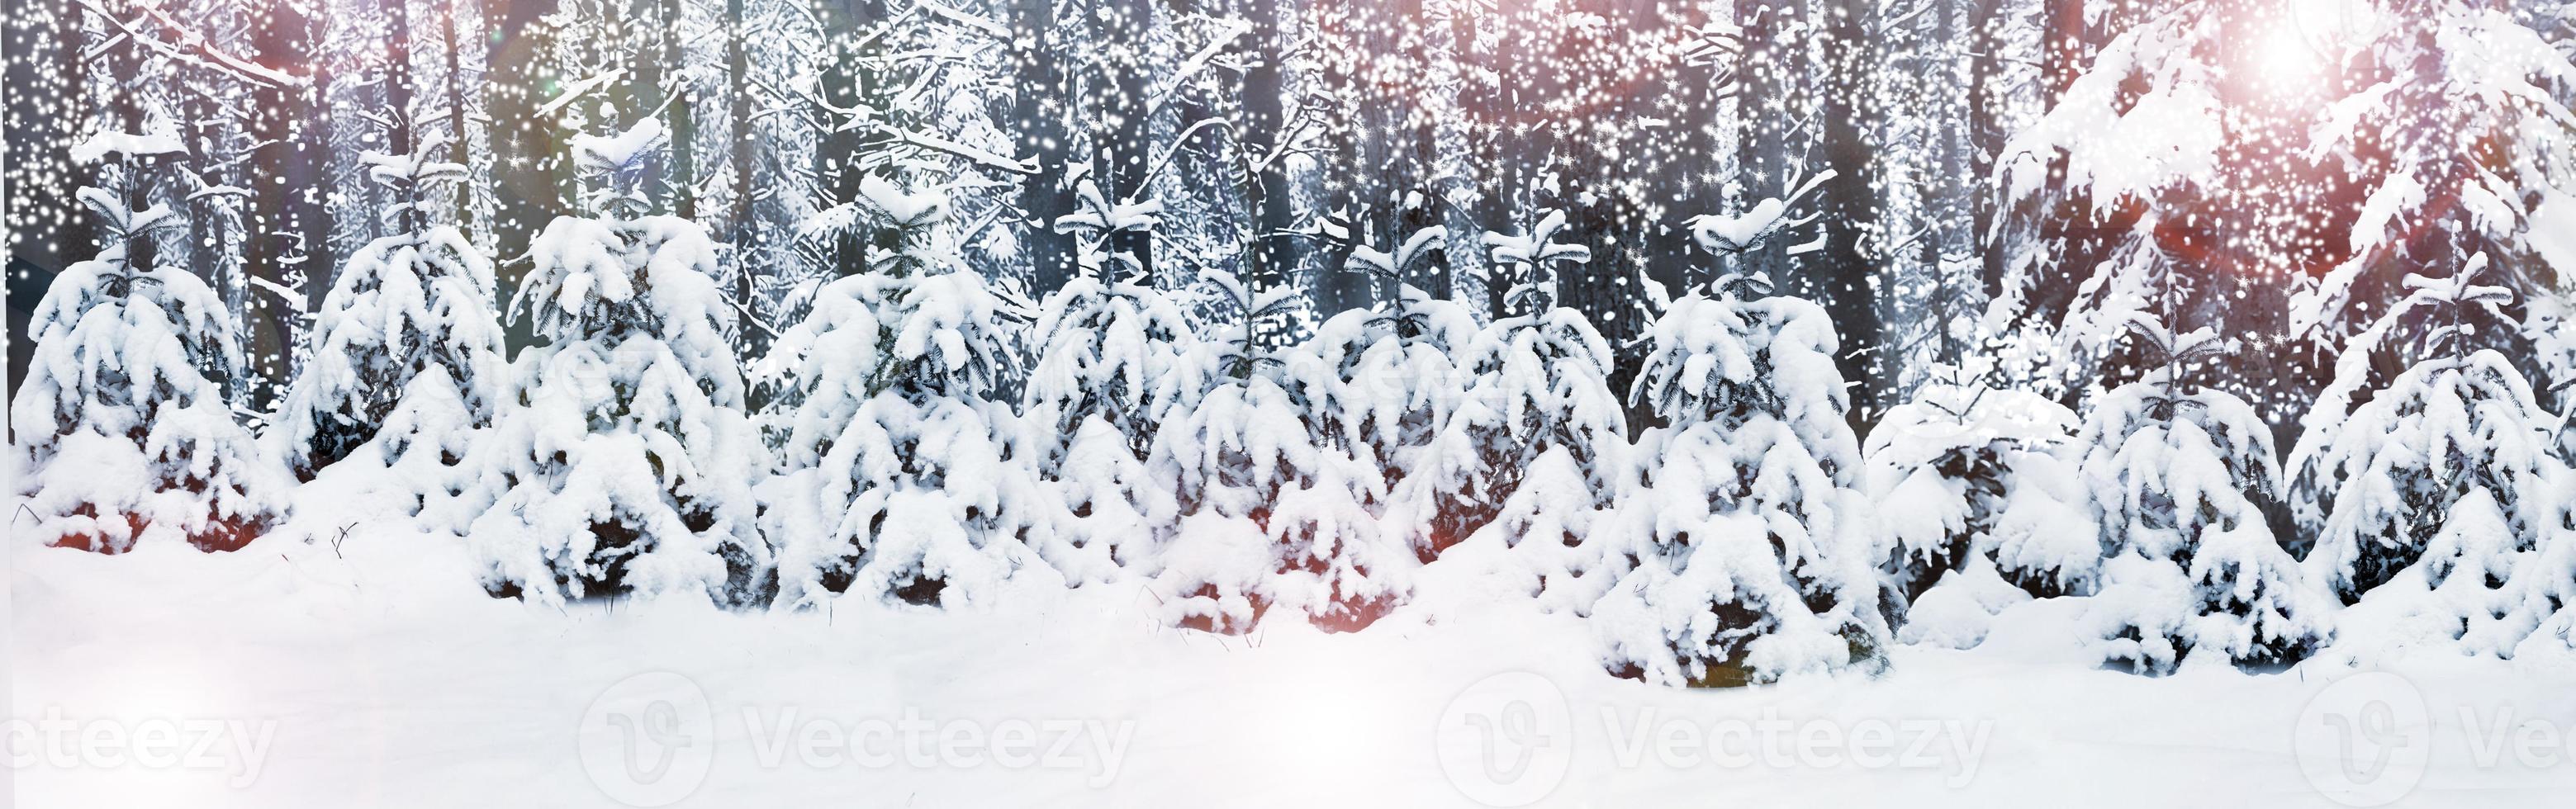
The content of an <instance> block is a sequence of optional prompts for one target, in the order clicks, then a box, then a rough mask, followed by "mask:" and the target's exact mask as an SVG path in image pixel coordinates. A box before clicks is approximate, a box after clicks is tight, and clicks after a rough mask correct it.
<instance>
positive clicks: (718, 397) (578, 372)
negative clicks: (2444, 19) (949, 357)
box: [471, 118, 774, 605]
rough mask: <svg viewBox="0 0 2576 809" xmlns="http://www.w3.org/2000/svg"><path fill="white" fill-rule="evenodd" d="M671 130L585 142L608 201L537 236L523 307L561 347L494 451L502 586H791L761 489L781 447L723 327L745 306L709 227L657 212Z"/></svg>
mask: <svg viewBox="0 0 2576 809" xmlns="http://www.w3.org/2000/svg"><path fill="white" fill-rule="evenodd" d="M663 142H664V135H663V133H662V128H661V125H660V123H659V122H658V121H656V120H655V119H652V118H646V119H644V120H643V121H642V122H640V123H638V124H637V125H636V126H635V127H634V128H632V129H629V130H627V131H626V132H623V133H621V134H619V135H617V136H615V137H600V136H594V135H583V136H578V137H575V138H574V139H573V141H572V150H573V156H574V159H575V160H576V161H578V162H579V163H580V165H581V167H582V169H583V173H584V175H585V176H587V177H588V178H589V179H588V183H587V184H588V185H589V186H590V188H589V189H588V191H587V192H586V193H585V194H584V195H583V196H584V202H585V203H586V205H585V207H587V208H588V209H589V210H590V211H591V212H592V213H591V215H589V216H564V217H558V218H557V219H555V220H554V221H553V222H552V223H550V224H548V225H547V226H546V230H545V232H544V233H543V234H540V235H539V236H538V237H537V239H536V241H535V242H534V243H533V244H531V245H530V246H529V250H528V256H529V258H530V259H531V260H532V267H531V268H530V270H529V271H528V275H527V277H526V278H525V279H524V280H523V281H522V282H521V285H520V287H519V292H518V294H517V295H516V296H515V297H514V299H513V301H512V303H511V309H512V311H513V313H514V315H513V316H514V317H515V316H516V313H518V312H522V311H524V312H525V313H526V314H527V315H528V316H529V317H530V318H532V319H533V321H534V324H533V326H534V330H535V332H536V334H537V336H538V337H540V338H543V339H544V340H546V341H547V342H546V344H545V345H542V346H531V347H529V348H526V349H522V350H521V351H520V352H519V359H518V362H517V363H516V365H515V368H514V371H515V374H514V376H515V378H516V380H517V385H516V388H515V390H513V391H511V393H510V395H509V396H508V398H507V399H506V400H505V401H504V403H503V405H502V408H501V413H500V414H499V416H498V420H497V423H496V430H495V431H494V433H493V435H492V437H491V438H490V440H488V441H486V442H485V443H484V445H483V446H482V447H481V448H480V449H482V450H483V451H484V452H485V453H486V454H487V458H486V460H483V461H482V463H483V464H485V466H484V473H483V474H484V475H485V477H486V479H487V481H488V482H489V483H488V485H492V486H494V487H495V488H497V489H498V493H497V497H496V498H495V502H494V504H493V505H492V506H491V507H490V508H489V509H487V510H485V511H484V512H483V515H482V516H481V517H480V518H478V519H476V520H475V521H474V523H473V526H472V529H471V531H472V534H473V544H474V546H475V548H476V551H477V552H478V553H479V554H480V555H481V556H482V557H483V559H484V560H485V564H486V565H488V567H487V570H486V572H485V580H484V586H485V588H486V589H488V590H490V591H492V592H493V593H494V594H496V595H517V596H520V597H523V598H528V599H532V600H537V601H544V602H560V601H563V600H566V599H579V598H587V597H594V596H602V595H617V594H624V593H634V594H638V595H650V594H661V593H698V594H701V595H702V597H706V598H710V599H713V600H714V601H715V602H716V603H718V604H722V605H748V604H757V603H760V602H763V601H765V600H766V599H767V598H768V597H769V595H770V592H771V590H772V589H773V587H774V582H773V579H772V570H771V567H770V560H771V554H770V546H769V544H768V543H767V542H765V541H764V540H763V539H762V537H761V535H760V533H759V530H758V527H757V526H756V525H755V519H756V517H757V514H758V512H757V506H756V503H755V501H754V500H753V498H752V493H751V484H752V482H753V474H754V473H755V471H756V470H759V469H761V468H762V467H763V466H764V465H765V464H764V461H763V455H764V453H763V449H762V446H761V443H760V440H759V437H758V435H757V434H756V433H755V432H754V430H753V429H752V425H751V422H750V420H749V419H748V418H747V417H746V416H745V415H744V414H743V377H742V371H741V369H740V368H739V367H738V366H737V365H735V363H734V353H733V348H732V346H730V345H728V344H727V343H726V342H725V341H724V338H723V334H724V332H725V329H726V326H727V324H728V323H729V322H730V321H731V319H732V317H733V312H732V310H731V308H730V307H728V306H727V305H726V301H725V298H724V296H723V293H722V292H721V291H720V290H718V289H717V288H716V285H715V282H714V281H713V280H712V273H713V272H714V269H715V265H716V253H715V246H714V244H713V243H712V242H711V241H710V240H709V239H708V238H707V234H706V231H705V230H704V229H702V228H700V227H698V225H697V224H695V223H693V222H690V221H688V220H685V219H680V218H677V217H672V216H660V215H648V214H647V213H646V211H648V210H649V209H650V208H651V207H652V205H653V202H652V196H651V194H650V193H649V183H650V182H651V179H652V178H651V176H650V172H649V170H648V167H649V165H650V164H651V162H652V157H653V155H654V154H655V153H656V152H658V151H659V150H660V149H661V148H662V146H663Z"/></svg>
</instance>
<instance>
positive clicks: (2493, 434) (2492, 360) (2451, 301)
mask: <svg viewBox="0 0 2576 809" xmlns="http://www.w3.org/2000/svg"><path fill="white" fill-rule="evenodd" d="M2486 268H2487V257H2486V255H2485V254H2479V255H2477V256H2475V257H2472V258H2471V259H2470V260H2469V262H2468V265H2467V266H2466V268H2464V269H2463V270H2462V271H2461V272H2460V273H2459V274H2458V275H2455V276H2453V277H2449V278H2440V279H2435V278H2426V277H2423V276H2420V275H2417V276H2409V277H2408V278H2407V279H2406V280H2405V286H2406V287H2407V289H2409V290H2410V292H2409V293H2408V295H2407V296H2406V297H2405V298H2404V299H2402V300H2400V301H2399V302H2398V303H2397V305H2396V306H2395V307H2392V308H2390V309H2388V310H2387V311H2386V312H2385V313H2384V314H2382V315H2381V316H2380V317H2379V319H2378V321H2377V322H2375V323H2373V324H2371V326H2370V327H2369V328H2368V329H2366V330H2364V331H2363V332H2362V333H2361V334H2359V335H2356V336H2355V337H2354V338H2353V340H2352V341H2350V342H2349V343H2348V344H2347V345H2346V346H2345V348H2344V354H2343V356H2342V357H2341V358H2340V361H2339V362H2338V364H2337V377H2336V380H2335V382H2334V384H2333V385H2331V386H2329V387H2328V388H2327V390H2326V392H2325V394H2324V395H2323V396H2321V397H2319V400H2318V402H2317V405H2316V409H2315V411H2313V412H2311V413H2310V414H2309V416H2308V418H2307V420H2306V423H2307V431H2306V433H2305V434H2304V435H2302V436H2301V438H2300V441H2299V444H2298V446H2297V448H2296V449H2294V450H2292V452H2291V453H2290V468H2291V469H2292V470H2293V474H2294V478H2293V480H2294V481H2295V483H2296V485H2295V486H2294V488H2293V489H2292V490H2291V494H2292V499H2291V506H2292V509H2293V514H2294V515H2295V517H2296V519H2298V520H2299V523H2300V528H2301V531H2302V533H2303V534H2305V535H2307V536H2310V537H2313V543H2314V544H2313V546H2312V548H2311V549H2310V550H2309V551H2308V554H2307V558H2306V564H2307V566H2308V569H2309V572H2310V573H2311V575H2313V576H2315V577H2316V579H2317V581H2318V582H2319V583H2320V584H2322V585H2324V586H2326V587H2328V588H2331V590H2332V592H2333V594H2334V595H2335V596H2336V597H2338V598H2340V599H2341V600H2342V601H2343V602H2344V603H2345V604H2356V603H2360V602H2364V601H2380V602H2387V603H2388V604H2391V605H2395V606H2388V607H2374V608H2372V609H2371V610H2369V611H2368V614H2371V615H2373V617H2370V618H2368V619H2367V620H2368V621H2370V622H2371V623H2367V624H2366V626H2367V629H2368V630H2369V631H2371V632H2378V631H2383V630H2391V631H2398V632H2400V633H2401V634H2402V637H2400V638H2393V639H2392V638H2370V639H2369V640H2371V641H2372V642H2374V643H2375V642H2379V641H2390V642H2436V643H2445V642H2451V641H2457V642H2459V643H2460V645H2461V647H2462V648H2463V649H2464V650H2466V651H2472V652H2477V653H2483V654H2495V655H2502V654H2509V653H2510V652H2511V651H2512V649H2513V647H2514V646H2515V645H2516V644H2517V643H2520V642H2521V640H2522V639H2523V637H2524V636H2525V635H2527V634H2528V633H2529V632H2530V630H2531V629H2532V627H2533V626H2534V625H2536V624H2537V623H2538V622H2539V620H2540V619H2541V618H2542V617H2544V615H2542V614H2532V612H2531V611H2529V610H2523V609H2521V607H2522V606H2523V605H2522V604H2520V603H2518V598H2517V594H2516V593H2515V592H2513V590H2514V589H2515V588H2529V587H2531V586H2533V584H2532V581H2531V580H2529V579H2522V580H2520V581H2516V580H2515V579H2517V578H2519V575H2518V574H2519V570H2518V568H2520V567H2521V565H2520V561H2521V560H2524V559H2526V558H2530V557H2534V556H2537V555H2539V554H2538V552H2539V551H2541V550H2542V547H2543V546H2544V545H2545V544H2547V543H2549V542H2550V541H2551V540H2552V538H2553V537H2554V535H2556V534H2557V533H2558V530H2559V526H2558V525H2557V523H2558V522H2559V518H2560V510H2561V508H2562V501H2563V500H2565V499H2567V493H2566V492H2565V491H2564V490H2563V489H2562V488H2559V487H2561V486H2563V485H2564V480H2563V479H2564V475H2563V472H2564V468H2563V467H2564V465H2563V463H2562V462H2561V461H2559V460H2558V459H2557V458H2555V457H2553V456H2552V455H2551V451H2552V449H2553V444H2554V443H2555V438H2556V433H2557V431H2558V428H2559V426H2560V423H2561V419H2560V417H2559V416H2558V415H2556V414H2553V413H2550V412H2549V411H2547V410H2544V409H2542V408H2541V407H2540V405H2539V403H2538V401H2537V400H2536V399H2535V398H2534V396H2533V392H2532V389H2531V386H2530V384H2529V382H2527V381H2526V380H2525V379H2524V378H2523V375H2522V372H2521V371H2520V370H2519V369H2517V368H2516V367H2515V366H2514V363H2513V362H2512V361H2510V360H2508V359H2507V358H2506V357H2505V356H2504V355H2503V354H2501V353H2498V352H2496V351H2495V350H2493V349H2481V348H2477V346H2479V345H2481V341H2480V340H2479V338H2478V336H2477V335H2478V334H2479V333H2480V332H2482V331H2483V332H2494V331H2500V330H2501V331H2510V330H2513V329H2515V328H2517V327H2518V326H2519V324H2517V323H2515V322H2514V318H2513V316H2512V315H2511V314H2510V313H2509V312H2508V311H2507V309H2506V307H2508V306H2509V305H2511V304H2512V303H2513V298H2514V293H2513V292H2512V291H2511V290H2509V289H2506V288H2504V287H2499V286H2490V285H2486V284H2485V283H2482V282H2483V281H2485V280H2487V279H2486V278H2485V277H2483V276H2484V275H2485V273H2484V270H2486ZM2392 354H2393V355H2394V356H2397V357H2404V358H2408V359H2411V360H2412V362H2411V363H2410V364H2409V365H2408V367H2407V368H2406V370H2405V371H2404V372H2403V373H2400V374H2398V375H2397V376H2396V377H2395V378H2394V379H2391V380H2389V381H2388V382H2387V384H2386V385H2385V386H2383V387H2381V388H2380V389H2378V390H2376V391H2372V392H2371V393H2370V395H2369V398H2368V400H2367V401H2366V402H2363V403H2361V404H2359V405H2357V406H2355V405H2351V404H2349V403H2350V402H2351V401H2352V400H2353V398H2354V395H2355V394H2356V393H2359V392H2360V389H2361V387H2362V386H2363V385H2366V384H2368V382H2369V381H2370V378H2371V373H2370V371H2371V365H2372V363H2373V362H2376V361H2379V360H2380V359H2382V358H2383V357H2386V356H2389V355H2392ZM2534 572H2537V569H2535V571H2534ZM2562 589H2563V588H2562ZM2383 590H2384V591H2385V593H2384V594H2381V591H2383ZM2382 611H2385V612H2389V613H2390V614H2389V615H2387V616H2377V615H2376V613H2379V612H2382ZM2383 620H2386V621H2396V622H2399V623H2400V624H2401V625H2402V628H2401V627H2400V626H2389V625H2386V624H2384V623H2381V621H2383Z"/></svg>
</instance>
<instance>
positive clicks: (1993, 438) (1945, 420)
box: [1862, 366, 2102, 648]
mask: <svg viewBox="0 0 2576 809" xmlns="http://www.w3.org/2000/svg"><path fill="white" fill-rule="evenodd" d="M1980 376H1981V375H1979V374H1975V373H1971V372H1969V371H1967V370H1966V369H1961V368H1958V367H1956V366H1952V367H1948V368H1944V369H1941V370H1939V371H1936V373H1935V374H1934V378H1933V381H1931V382H1928V383H1926V384H1924V385H1923V386H1922V387H1920V388H1917V389H1916V391H1915V394H1914V399H1913V400H1912V401H1909V402H1906V403H1905V404H1901V405H1898V406H1896V407H1893V408H1890V409H1889V410H1888V411H1887V414H1886V415H1885V416H1884V417H1883V418H1881V419H1880V420H1879V422H1878V426H1877V427H1876V428H1875V429H1872V430H1871V431H1870V434H1869V442H1868V444H1867V445H1866V448H1865V449H1864V451H1863V453H1862V457H1863V461H1862V465H1863V466H1864V467H1865V470H1864V471H1863V472H1862V489H1863V490H1864V491H1866V492H1868V493H1869V500H1870V503H1871V504H1873V505H1874V506H1876V508H1877V510H1878V515H1879V519H1878V525H1879V530H1880V531H1882V532H1883V533H1884V536H1882V537H1881V538H1880V539H1879V544H1880V546H1881V547H1884V548H1887V549H1889V552H1890V555H1889V556H1888V558H1887V561H1886V562H1885V564H1884V565H1883V568H1884V570H1885V571H1886V573H1887V575H1888V576H1890V577H1891V578H1892V581H1891V582H1890V584H1891V585H1892V586H1893V589H1894V591H1895V592H1894V593H1893V594H1892V597H1894V598H1898V599H1902V600H1901V601H1900V602H1899V603H1897V604H1894V605H1891V606H1893V607H1896V608H1898V609H1891V610H1890V612H1898V611H1899V610H1901V612H1902V616H1903V617H1902V618H1901V619H1900V620H1901V622H1902V623H1901V625H1900V626H1899V627H1898V630H1897V639H1898V640H1901V641H1905V642H1908V643H1932V644H1938V645H1944V646H1950V647H1953V648H1966V647H1969V646H1974V645H1976V644H1977V643H1979V642H1981V641H1983V640H1984V639H1985V635H1986V626H1987V619H1988V618H1990V617H1992V616H1993V615H1995V614H1996V613H1998V612H2000V611H2002V609H2003V608H2005V607H2007V606H2010V605H2012V604H2015V603H2019V602H2021V601H2026V600H2028V599H2031V598H2034V597H2037V598H2048V597H2053V596H2059V595H2081V594H2084V593H2086V592H2089V591H2090V588H2091V586H2092V584H2093V579H2094V576H2095V574H2096V573H2098V572H2099V569H2100V567H2101V564H2102V547H2101V539H2100V536H2099V532H2098V531H2097V529H2096V527H2095V525H2094V523H2093V514H2092V507H2091V501H2089V500H2088V499H2087V493H2086V492H2085V490H2084V488H2083V486H2082V485H2081V484H2079V483H2078V482H2077V481H2076V478H2075V475H2074V468H2073V464H2071V463H2069V462H2068V459H2066V458H2064V457H2062V456H2064V455H2065V453H2066V448H2067V447H2069V446H2070V445H2071V444H2072V439H2073V438H2074V431H2075V423H2076V421H2075V414H2074V413H2070V412H2068V411H2067V410H2066V408H2065V407H2063V406H2060V405H2058V404H2057V403H2056V402H2052V401H2049V400H2048V399H2047V398H2046V397H2042V396H2040V395H2038V394H2035V393H2030V392H2028V391H2019V390H2005V389H1995V388H1989V387H1986V386H1985V385H1984V384H1982V383H1981V381H1980V380H1979V377H1980Z"/></svg>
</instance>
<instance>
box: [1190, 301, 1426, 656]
mask: <svg viewBox="0 0 2576 809" xmlns="http://www.w3.org/2000/svg"><path fill="white" fill-rule="evenodd" d="M1206 277H1207V280H1208V281H1209V282H1210V283H1211V284H1212V285H1214V286H1216V287H1218V288H1219V289H1221V290H1223V291H1224V292H1225V293H1226V294H1227V295H1228V296H1229V297H1230V298H1231V299H1232V301H1233V304H1232V305H1233V308H1234V311H1235V312H1236V313H1238V315H1239V318H1238V319H1237V321H1236V322H1235V323H1233V324H1232V325H1230V326H1229V327H1228V328H1229V329H1230V333H1229V334H1226V335H1224V336H1223V337H1221V338H1220V339H1217V340H1211V341H1207V342H1203V343H1200V344H1199V346H1198V348H1197V351H1196V352H1194V353H1193V354H1192V356H1191V359H1190V362H1192V363H1194V364H1196V365H1197V366H1198V367H1200V368H1204V369H1207V370H1206V371H1205V374H1206V378H1209V379H1212V380H1213V384H1212V385H1211V386H1210V387H1209V389H1208V390H1207V391H1206V392H1205V393H1204V394H1202V395H1201V396H1200V398H1199V400H1198V403H1197V405H1196V406H1195V407H1193V408H1191V409H1190V410H1189V411H1188V412H1187V414H1186V415H1176V416H1175V417H1173V418H1171V419H1169V420H1168V421H1166V422H1165V423H1164V425H1163V429H1162V431H1161V433H1159V434H1158V435H1157V436H1156V438H1155V441H1154V446H1153V450H1152V455H1151V460H1150V464H1149V465H1150V468H1151V469H1152V470H1153V472H1154V474H1155V475H1156V477H1157V478H1159V479H1161V480H1164V481H1169V485H1170V488H1171V491H1172V493H1173V496H1174V497H1175V500H1176V504H1177V506H1178V514H1179V518H1178V520H1176V521H1173V522H1170V523H1167V524H1162V525H1158V526H1156V530H1155V533H1154V544H1155V548H1154V550H1153V551H1151V552H1150V555H1151V556H1152V557H1153V559H1154V561H1153V577H1154V578H1153V583H1152V585H1151V589H1152V590H1153V591H1154V593H1155V595H1156V597H1157V598H1159V599H1161V602H1162V605H1161V609H1162V611H1163V613H1164V615H1165V617H1166V618H1167V619H1168V620H1171V621H1173V622H1174V623H1176V624H1178V625H1180V626H1185V627H1191V628H1197V629H1204V630H1209V631H1215V632H1228V633H1240V632H1246V631H1249V630H1250V629H1251V628H1252V626H1253V625H1254V624H1255V623H1256V622H1257V621H1259V620H1260V618H1261V616H1262V615H1263V614H1264V613H1265V612H1266V611H1268V610H1269V609H1270V608H1272V607H1280V608H1284V609H1288V610H1292V611H1296V612H1300V613H1303V614H1305V615H1306V617H1307V618H1308V619H1309V620H1311V621H1313V622H1314V623H1315V624H1316V625H1318V626H1322V627H1325V628H1327V629H1333V630H1348V629H1356V628H1359V627H1362V626H1366V625H1367V624H1368V623H1370V622H1372V621H1374V620H1376V618H1377V617H1379V616H1380V615H1381V614H1383V613H1384V611H1385V610H1386V609H1388V608H1389V607H1391V606H1392V605H1394V604H1395V603H1396V602H1397V601H1398V600H1399V599H1401V598H1402V596H1403V595H1404V593H1406V592H1407V591H1408V589H1409V587H1410V575H1411V571H1412V570H1413V568H1415V567H1416V566H1418V560H1416V559H1415V558H1414V555H1413V553H1412V551H1411V549H1409V548H1407V547H1405V545H1404V541H1403V537H1402V534H1401V533H1400V532H1397V531H1394V530H1390V529H1388V528H1386V527H1385V526H1384V524H1383V523H1382V522H1381V521H1380V519H1379V517H1378V514H1379V513H1380V512H1381V511H1382V510H1383V504H1384V502H1385V500H1386V484H1385V482H1384V481H1383V480H1382V479H1381V478H1380V477H1379V475H1378V469H1377V466H1376V464H1375V463H1373V462H1372V461H1371V460H1370V459H1367V458H1363V457H1360V456H1358V455H1355V454H1353V453H1352V452H1350V451H1348V450H1346V449H1344V448H1342V447H1341V446H1339V442H1338V441H1337V440H1336V436H1334V435H1332V434H1330V433H1329V432H1328V431H1327V430H1326V429H1325V428H1324V427H1323V423H1322V418H1323V410H1322V407H1321V405H1320V404H1319V402H1318V401H1317V400H1315V399H1314V398H1312V397H1311V395H1310V392H1312V391H1316V390H1319V389H1322V388H1324V387H1326V386H1327V383H1326V381H1325V380H1323V379H1321V378H1319V374H1318V373H1317V372H1315V371H1314V370H1313V369H1317V368H1322V367H1325V366H1324V363H1323V362H1322V360H1320V359H1317V358H1314V357H1311V356H1305V357H1295V356H1292V357H1285V358H1283V357H1281V356H1278V355H1276V354H1273V353H1271V352H1267V351H1263V350H1261V349H1259V348H1257V347H1256V346H1255V344H1254V340H1253V336H1252V333H1251V329H1252V327H1253V325H1254V324H1257V323H1259V322H1261V320H1262V319H1263V318H1265V317H1269V316H1272V315H1275V314H1277V313H1278V312H1280V311H1282V310H1284V309H1285V308H1287V307H1289V306H1293V305H1295V303H1296V301H1295V298H1296V295H1295V293H1294V292H1293V291H1292V290H1282V289H1270V290H1262V291H1259V292H1253V291H1250V290H1252V289H1254V288H1252V287H1248V286H1247V285H1245V284H1244V283H1243V282H1242V279H1238V278H1231V277H1226V276H1222V275H1214V274H1211V275H1208V276H1206Z"/></svg>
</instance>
